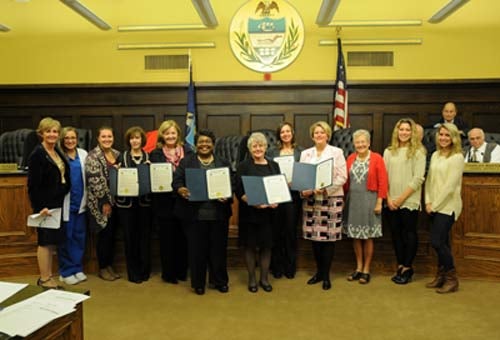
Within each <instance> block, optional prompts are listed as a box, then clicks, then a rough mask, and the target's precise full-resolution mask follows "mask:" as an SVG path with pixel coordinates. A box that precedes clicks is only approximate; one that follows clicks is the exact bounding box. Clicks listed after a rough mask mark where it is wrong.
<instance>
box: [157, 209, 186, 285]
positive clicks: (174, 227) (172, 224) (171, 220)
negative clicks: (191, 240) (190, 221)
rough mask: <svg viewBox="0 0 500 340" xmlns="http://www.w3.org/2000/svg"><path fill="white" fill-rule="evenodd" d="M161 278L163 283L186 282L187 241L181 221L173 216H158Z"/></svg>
mask: <svg viewBox="0 0 500 340" xmlns="http://www.w3.org/2000/svg"><path fill="white" fill-rule="evenodd" d="M157 223H158V228H159V238H160V259H161V277H162V279H163V280H165V281H175V280H177V279H179V280H186V278H187V261H188V260H187V256H188V255H187V241H186V235H185V234H184V231H183V230H182V225H181V221H180V220H179V219H177V218H175V217H173V216H168V217H165V216H158V217H157Z"/></svg>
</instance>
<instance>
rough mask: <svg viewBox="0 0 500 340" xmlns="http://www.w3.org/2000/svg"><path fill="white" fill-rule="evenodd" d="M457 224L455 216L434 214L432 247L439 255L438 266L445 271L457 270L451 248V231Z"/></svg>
mask: <svg viewBox="0 0 500 340" xmlns="http://www.w3.org/2000/svg"><path fill="white" fill-rule="evenodd" d="M454 222H455V214H454V213H453V214H452V215H451V216H450V215H445V214H441V213H434V214H433V216H432V224H431V246H432V248H434V250H435V251H436V253H437V256H438V266H439V267H443V269H444V270H445V271H449V270H451V269H453V268H455V265H454V264H453V255H452V254H451V247H450V230H451V227H452V226H453V223H454Z"/></svg>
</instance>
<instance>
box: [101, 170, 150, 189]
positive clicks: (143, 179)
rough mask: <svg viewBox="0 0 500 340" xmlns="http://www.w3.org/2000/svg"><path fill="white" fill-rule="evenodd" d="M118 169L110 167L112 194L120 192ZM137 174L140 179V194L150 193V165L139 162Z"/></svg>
mask: <svg viewBox="0 0 500 340" xmlns="http://www.w3.org/2000/svg"><path fill="white" fill-rule="evenodd" d="M118 173H119V172H118V169H116V168H111V169H109V189H110V190H111V195H113V196H116V193H117V192H118ZM137 176H138V179H137V180H138V181H139V196H143V195H146V194H149V193H150V192H151V179H150V176H149V165H148V164H138V165H137Z"/></svg>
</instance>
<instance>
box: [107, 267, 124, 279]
mask: <svg viewBox="0 0 500 340" xmlns="http://www.w3.org/2000/svg"><path fill="white" fill-rule="evenodd" d="M106 269H107V271H108V272H109V274H110V275H111V276H112V277H114V278H115V279H119V278H121V276H120V274H118V273H117V272H115V270H114V269H113V267H111V266H107V267H106Z"/></svg>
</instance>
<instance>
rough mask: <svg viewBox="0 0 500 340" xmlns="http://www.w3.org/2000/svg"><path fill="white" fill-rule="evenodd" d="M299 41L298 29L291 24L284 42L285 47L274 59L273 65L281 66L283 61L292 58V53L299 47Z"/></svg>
mask: <svg viewBox="0 0 500 340" xmlns="http://www.w3.org/2000/svg"><path fill="white" fill-rule="evenodd" d="M298 40H299V28H298V26H296V25H295V23H294V22H293V19H292V22H291V24H290V26H289V27H288V35H287V39H286V42H285V45H284V46H283V48H282V49H281V52H280V54H279V55H278V56H277V57H276V59H274V61H273V64H274V65H281V64H283V61H284V60H285V59H288V58H290V57H291V56H292V53H293V52H294V51H295V50H296V49H297V48H298V47H299V45H297V41H298Z"/></svg>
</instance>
